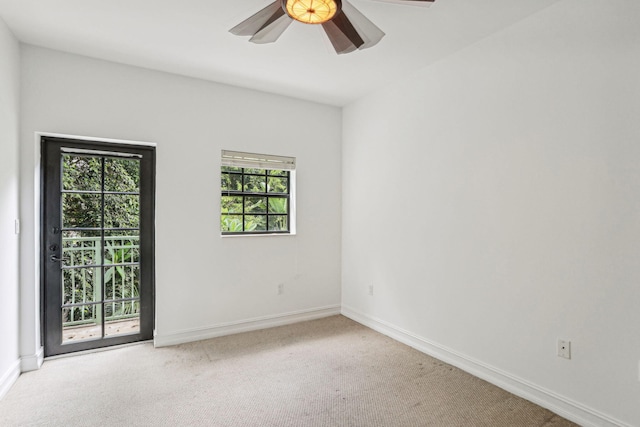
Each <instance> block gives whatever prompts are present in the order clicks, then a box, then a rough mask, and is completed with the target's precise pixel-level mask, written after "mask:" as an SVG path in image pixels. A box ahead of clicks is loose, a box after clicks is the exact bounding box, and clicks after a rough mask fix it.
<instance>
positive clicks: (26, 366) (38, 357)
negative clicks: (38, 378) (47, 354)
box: [20, 347, 44, 372]
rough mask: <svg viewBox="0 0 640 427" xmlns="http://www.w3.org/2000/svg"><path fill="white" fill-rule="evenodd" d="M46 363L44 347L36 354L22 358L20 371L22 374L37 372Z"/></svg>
mask: <svg viewBox="0 0 640 427" xmlns="http://www.w3.org/2000/svg"><path fill="white" fill-rule="evenodd" d="M42 362H44V347H40V348H39V349H38V352H37V353H36V354H30V355H28V356H21V357H20V370H21V371H22V372H29V371H37V370H38V369H40V367H41V366H42Z"/></svg>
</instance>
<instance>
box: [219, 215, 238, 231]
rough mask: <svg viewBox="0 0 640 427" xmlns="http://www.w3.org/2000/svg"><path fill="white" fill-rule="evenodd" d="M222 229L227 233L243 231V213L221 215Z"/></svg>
mask: <svg viewBox="0 0 640 427" xmlns="http://www.w3.org/2000/svg"><path fill="white" fill-rule="evenodd" d="M220 230H222V231H223V232H227V233H241V232H242V215H221V216H220Z"/></svg>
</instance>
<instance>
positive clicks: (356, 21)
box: [229, 0, 435, 54]
mask: <svg viewBox="0 0 640 427" xmlns="http://www.w3.org/2000/svg"><path fill="white" fill-rule="evenodd" d="M378 1H383V2H387V3H398V4H409V5H417V6H429V5H430V4H431V3H433V2H434V1H435V0H378ZM294 20H295V21H299V22H302V23H303V24H312V25H318V24H319V25H322V28H323V29H324V31H325V33H327V36H328V37H329V40H330V41H331V44H332V45H333V48H334V49H335V50H336V52H337V53H338V54H343V53H349V52H353V51H355V50H356V49H359V50H362V49H366V48H368V47H371V46H373V45H375V44H376V43H378V42H379V41H380V40H382V38H383V37H384V32H383V31H382V30H381V29H380V28H378V27H377V26H376V25H375V24H374V23H373V22H371V21H370V20H369V19H367V17H365V16H364V15H363V14H362V13H361V12H360V11H359V10H358V9H356V8H355V7H354V6H353V5H352V4H351V3H349V2H347V1H346V0H275V1H274V2H273V3H271V4H270V5H268V6H267V7H265V8H264V9H262V10H260V11H259V12H257V13H255V14H254V15H252V16H250V17H249V18H247V19H245V20H244V21H242V22H241V23H239V24H238V25H236V26H235V27H233V28H232V29H230V30H229V31H230V32H231V33H232V34H235V35H237V36H250V37H251V38H250V39H249V41H250V42H252V43H259V44H262V43H273V42H275V41H276V40H278V37H280V35H281V34H282V33H284V30H286V29H287V28H288V27H289V25H290V24H291V23H292V22H293V21H294Z"/></svg>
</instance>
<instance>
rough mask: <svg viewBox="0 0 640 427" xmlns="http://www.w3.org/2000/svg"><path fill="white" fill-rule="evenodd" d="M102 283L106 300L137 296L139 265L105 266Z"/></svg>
mask: <svg viewBox="0 0 640 427" xmlns="http://www.w3.org/2000/svg"><path fill="white" fill-rule="evenodd" d="M104 284H105V287H104V297H105V299H106V300H119V299H125V298H139V297H140V266H139V265H114V266H111V267H105V268H104ZM105 308H107V306H105ZM107 317H108V316H107Z"/></svg>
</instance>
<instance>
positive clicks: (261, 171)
mask: <svg viewBox="0 0 640 427" xmlns="http://www.w3.org/2000/svg"><path fill="white" fill-rule="evenodd" d="M244 173H252V174H258V175H264V174H265V173H266V171H265V170H264V169H251V168H245V169H244Z"/></svg>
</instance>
